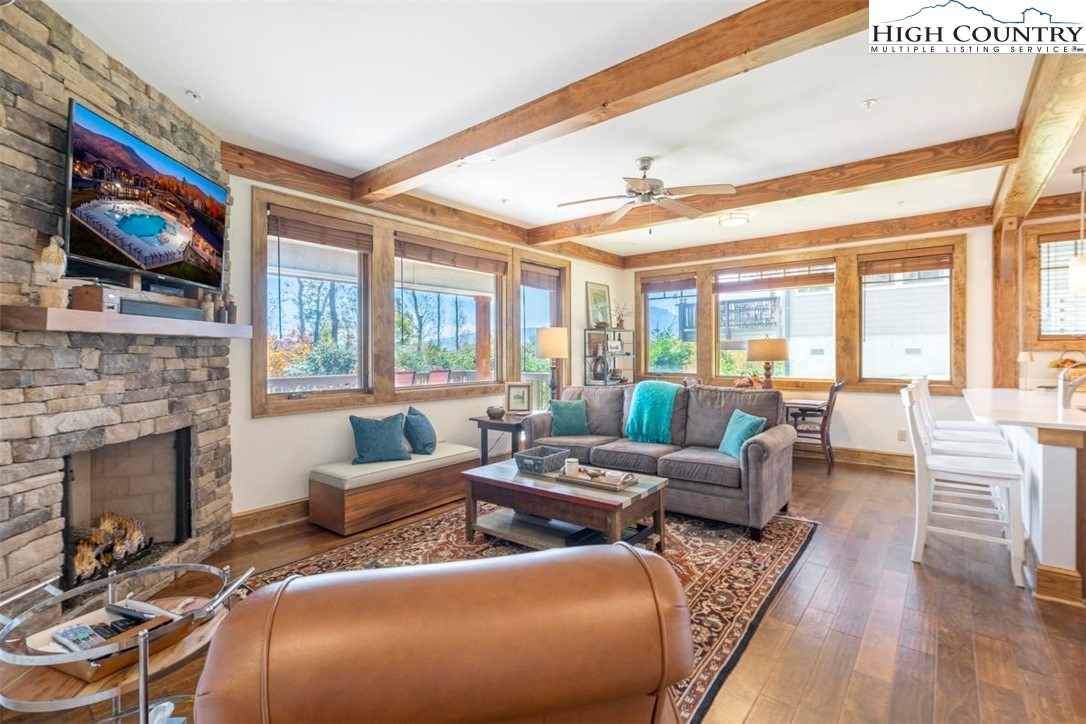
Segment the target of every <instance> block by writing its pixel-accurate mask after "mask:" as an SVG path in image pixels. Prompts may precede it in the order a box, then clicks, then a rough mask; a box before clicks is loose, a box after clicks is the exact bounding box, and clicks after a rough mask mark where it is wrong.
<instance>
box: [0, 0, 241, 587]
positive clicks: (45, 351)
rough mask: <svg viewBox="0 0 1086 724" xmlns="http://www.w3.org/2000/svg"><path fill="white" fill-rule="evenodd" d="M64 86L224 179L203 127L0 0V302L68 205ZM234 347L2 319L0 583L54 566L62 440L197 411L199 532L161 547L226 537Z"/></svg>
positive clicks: (214, 141) (31, 284)
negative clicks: (9, 324)
mask: <svg viewBox="0 0 1086 724" xmlns="http://www.w3.org/2000/svg"><path fill="white" fill-rule="evenodd" d="M71 97H74V98H76V99H77V100H80V101H81V102H84V103H85V104H87V105H88V106H90V107H92V108H94V109H95V110H97V111H99V112H101V113H103V114H104V115H105V116H106V117H108V118H110V119H111V120H113V121H115V122H117V123H118V124H119V125H121V126H122V127H124V128H125V129H126V130H129V131H131V132H132V133H134V134H135V135H137V136H139V137H141V138H142V139H144V140H146V141H148V142H150V143H151V144H152V145H154V146H156V147H157V148H159V149H161V150H162V151H164V152H165V153H168V154H170V155H171V156H173V157H174V158H177V159H178V160H180V161H181V162H183V163H185V164H187V165H189V166H191V167H193V168H195V169H197V170H199V171H201V172H202V173H204V174H205V175H207V176H208V177H210V178H212V179H215V180H217V181H218V182H220V183H222V184H223V185H226V184H227V182H228V177H227V175H226V173H225V172H224V170H223V168H222V165H221V163H220V155H219V139H218V138H217V137H216V136H215V135H214V134H213V133H211V131H210V130H208V129H207V128H205V127H204V126H202V125H200V124H199V123H197V122H195V121H194V120H193V119H192V118H191V117H189V116H188V115H187V114H186V113H185V112H184V111H182V110H181V109H180V108H179V107H178V106H177V105H176V104H175V103H173V102H172V101H171V100H170V99H168V98H167V97H166V96H164V95H162V94H161V93H160V92H158V91H157V90H155V89H154V88H151V87H150V86H148V85H147V84H146V83H145V82H143V81H142V80H140V79H139V78H138V77H137V76H136V75H135V74H133V73H132V72H131V71H130V70H128V69H127V68H126V67H124V66H123V65H121V64H120V63H119V62H118V61H116V60H115V59H113V58H111V57H110V56H108V55H107V54H106V53H105V52H104V51H103V50H102V49H101V48H99V47H98V46H96V45H95V44H94V43H93V42H91V41H90V40H89V39H88V38H86V37H85V36H84V35H83V34H82V33H80V32H79V31H78V30H77V29H76V28H74V27H73V26H72V25H71V24H70V23H68V22H67V21H65V20H64V19H63V18H61V17H60V16H59V15H58V14H57V13H56V12H55V11H53V10H52V9H51V8H50V7H48V6H47V5H45V4H44V3H42V2H40V0H18V2H17V3H16V4H14V5H10V6H7V7H3V8H0V304H7V305H33V304H35V303H36V301H37V296H38V294H37V290H38V287H37V286H36V283H35V278H34V275H33V266H32V265H33V261H34V258H35V254H36V252H37V250H38V249H40V248H41V247H42V246H43V245H44V244H45V243H46V241H47V239H48V236H49V235H51V234H55V233H57V231H58V229H59V228H60V221H61V219H62V218H63V215H64V203H65V198H64V197H65V188H66V181H67V179H66V174H67V169H66V153H67V135H68V134H67V114H68V99H69V98H71ZM226 263H227V264H228V259H227V260H226ZM227 269H228V266H227ZM228 355H229V345H228V344H227V341H226V340H218V339H193V338H184V337H150V336H132V335H110V334H105V335H97V334H78V333H70V334H64V333H43V332H12V331H0V593H3V592H4V591H7V590H11V589H14V588H19V587H22V586H23V585H24V584H27V583H29V582H34V581H40V580H42V579H43V578H47V577H49V576H51V575H54V574H58V573H59V572H60V567H61V561H62V556H63V551H62V545H61V531H62V530H63V526H64V521H63V519H62V518H61V514H60V504H61V501H60V497H61V476H62V472H61V471H62V466H63V456H65V455H68V454H70V453H72V452H76V451H80V450H89V449H92V448H95V447H98V446H101V445H104V444H108V443H111V442H120V441H124V440H131V439H134V438H136V437H137V436H139V435H146V434H153V433H164V432H170V431H172V430H176V429H178V428H181V427H188V426H190V425H191V426H192V427H193V438H192V479H193V491H192V505H193V520H192V523H193V539H192V541H190V543H188V544H186V545H185V546H183V547H182V548H181V549H179V550H178V551H176V552H175V553H174V554H172V555H171V556H170V558H171V559H183V560H186V561H192V560H198V559H201V558H203V557H205V556H206V555H207V554H208V553H210V552H211V551H213V550H215V549H216V548H218V547H220V546H221V545H223V544H225V543H226V542H228V541H229V540H230V538H231V535H232V533H231V525H230V515H231V495H230V437H229V434H230V433H229V427H228V423H229V414H230V387H229V379H228V374H229V372H228Z"/></svg>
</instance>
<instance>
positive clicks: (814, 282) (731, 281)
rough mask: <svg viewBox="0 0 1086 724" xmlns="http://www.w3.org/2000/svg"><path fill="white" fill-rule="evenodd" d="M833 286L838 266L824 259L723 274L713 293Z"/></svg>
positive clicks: (719, 277)
mask: <svg viewBox="0 0 1086 724" xmlns="http://www.w3.org/2000/svg"><path fill="white" fill-rule="evenodd" d="M833 283H834V262H833V260H832V259H822V260H818V261H810V262H804V263H802V264H789V265H785V266H782V265H780V264H775V265H766V266H749V267H743V268H741V269H735V270H726V271H720V272H717V274H716V279H715V280H714V281H713V293H714V294H729V293H734V292H748V291H752V290H768V289H790V288H802V287H822V286H827V285H830V284H833Z"/></svg>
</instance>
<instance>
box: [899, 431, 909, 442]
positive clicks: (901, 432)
mask: <svg viewBox="0 0 1086 724" xmlns="http://www.w3.org/2000/svg"><path fill="white" fill-rule="evenodd" d="M907 439H908V438H906V437H905V431H904V430H898V431H897V441H898V442H905V441H906V440H907Z"/></svg>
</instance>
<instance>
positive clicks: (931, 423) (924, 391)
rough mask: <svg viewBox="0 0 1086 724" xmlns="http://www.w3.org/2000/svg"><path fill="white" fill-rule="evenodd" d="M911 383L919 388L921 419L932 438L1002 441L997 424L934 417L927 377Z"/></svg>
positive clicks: (965, 440)
mask: <svg viewBox="0 0 1086 724" xmlns="http://www.w3.org/2000/svg"><path fill="white" fill-rule="evenodd" d="M912 384H913V385H914V386H915V387H916V388H917V389H918V390H919V392H920V397H919V403H920V413H921V419H922V420H923V422H924V424H925V425H926V426H927V428H928V431H929V434H930V436H931V439H932V440H945V441H947V442H983V443H1002V442H1005V441H1004V439H1003V433H1002V432H1000V430H999V426H997V425H993V424H992V423H990V422H977V421H975V420H939V419H936V417H935V413H934V411H933V410H932V405H931V390H930V389H928V378H927V377H917V378H915V379H914V380H913V381H912Z"/></svg>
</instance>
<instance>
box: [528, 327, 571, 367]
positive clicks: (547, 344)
mask: <svg viewBox="0 0 1086 724" xmlns="http://www.w3.org/2000/svg"><path fill="white" fill-rule="evenodd" d="M535 334H536V341H537V342H538V345H539V349H538V350H536V354H537V355H539V356H540V357H541V358H543V359H569V330H568V329H566V328H565V327H540V328H539V329H537V330H536V333H535Z"/></svg>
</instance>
